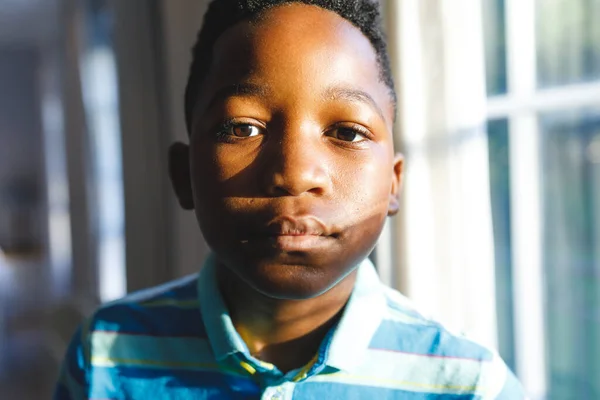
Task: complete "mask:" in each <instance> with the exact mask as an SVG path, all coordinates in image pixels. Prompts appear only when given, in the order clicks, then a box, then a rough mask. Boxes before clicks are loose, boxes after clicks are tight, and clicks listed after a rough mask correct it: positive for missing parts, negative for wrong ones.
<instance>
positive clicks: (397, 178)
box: [388, 153, 404, 217]
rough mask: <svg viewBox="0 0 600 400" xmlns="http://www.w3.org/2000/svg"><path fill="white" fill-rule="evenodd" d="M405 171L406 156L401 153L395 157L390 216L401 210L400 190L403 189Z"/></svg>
mask: <svg viewBox="0 0 600 400" xmlns="http://www.w3.org/2000/svg"><path fill="white" fill-rule="evenodd" d="M403 171H404V156H403V155H402V154H400V153H398V154H396V157H394V169H393V171H392V190H391V191H390V205H389V208H388V215H389V216H390V217H392V216H394V215H396V214H398V211H400V190H401V189H402V178H403Z"/></svg>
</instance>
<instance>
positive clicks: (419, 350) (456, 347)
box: [371, 287, 497, 361]
mask: <svg viewBox="0 0 600 400" xmlns="http://www.w3.org/2000/svg"><path fill="white" fill-rule="evenodd" d="M384 297H385V300H386V308H385V312H384V314H383V319H382V322H381V325H380V328H379V329H378V330H377V332H376V334H375V336H374V338H373V340H372V342H371V347H375V348H377V347H381V348H382V349H386V350H390V351H399V352H403V351H405V352H408V353H414V354H419V355H423V356H431V357H438V358H447V359H457V360H461V359H462V360H467V361H469V360H471V361H475V360H477V361H492V360H493V359H494V358H495V357H497V354H496V353H495V352H494V351H493V350H491V349H490V348H488V347H486V346H484V345H482V344H479V343H477V342H476V341H474V340H473V339H471V338H469V337H468V336H466V335H465V334H464V333H461V332H455V331H453V330H451V329H450V328H448V327H447V326H446V325H445V324H443V323H441V322H439V321H437V320H436V319H434V318H432V317H429V316H426V315H425V314H424V313H422V312H421V311H419V310H418V308H417V306H416V305H415V304H414V303H413V302H412V301H411V300H410V299H408V298H407V297H405V296H404V295H402V294H401V293H400V292H398V291H396V290H394V289H391V288H388V287H385V288H384Z"/></svg>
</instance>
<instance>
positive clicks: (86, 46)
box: [0, 0, 600, 400]
mask: <svg viewBox="0 0 600 400" xmlns="http://www.w3.org/2000/svg"><path fill="white" fill-rule="evenodd" d="M207 2H208V1H206V0H194V1H192V0H185V1H184V0H169V1H167V0H128V1H117V0H0V397H1V398H2V399H3V400H4V399H6V400H13V399H15V400H29V399H31V400H37V399H48V398H50V397H51V392H52V386H53V383H54V379H55V377H56V375H57V371H58V367H59V364H60V361H61V358H62V355H63V352H64V350H65V346H66V344H67V342H68V340H69V338H70V336H71V334H72V332H73V330H74V329H75V327H76V326H77V324H78V323H79V322H80V321H81V319H82V318H84V317H85V316H87V315H89V314H90V313H91V312H92V310H93V309H94V308H95V307H97V306H98V305H99V304H101V303H103V302H106V301H110V300H113V299H116V298H119V297H122V296H124V295H125V294H127V293H129V292H131V291H135V290H138V289H141V288H145V287H149V286H153V285H156V284H159V283H161V282H165V281H168V280H170V279H173V278H176V277H179V276H182V275H187V274H191V273H194V272H196V271H197V270H198V268H199V267H200V266H201V263H202V260H203V258H204V257H205V256H206V254H207V251H208V250H207V247H206V245H205V244H204V242H203V240H202V237H201V235H200V233H199V231H198V229H197V227H196V223H195V220H194V216H193V214H191V213H186V212H184V211H181V210H179V209H178V207H177V204H176V202H175V199H174V196H173V195H172V194H171V192H170V186H169V182H168V179H167V174H166V170H167V167H166V149H167V146H168V145H169V144H170V143H171V142H173V141H174V140H185V138H186V132H185V124H184V120H183V90H184V87H185V83H186V77H187V69H188V67H189V62H190V47H191V46H192V44H193V42H194V38H195V35H196V32H197V30H198V29H199V27H200V24H201V21H202V15H203V13H204V10H205V8H206V5H207ZM382 5H383V8H384V15H385V22H386V26H387V29H388V35H389V45H390V52H391V54H392V59H393V64H394V70H395V74H396V80H397V86H398V95H399V99H400V107H399V116H398V117H399V118H398V123H397V127H396V135H397V146H398V149H399V150H400V151H402V152H403V153H404V154H405V156H406V159H407V175H406V179H405V182H404V194H403V199H402V204H403V212H402V214H401V215H399V216H398V217H396V218H395V219H393V220H390V221H389V222H388V224H387V226H386V228H385V230H384V233H383V235H382V238H381V241H380V244H379V246H378V248H377V249H376V251H375V252H374V254H373V259H374V261H375V262H376V265H377V268H378V270H379V273H380V275H381V278H382V280H384V281H385V282H386V283H388V284H389V285H391V286H394V287H396V288H398V289H400V290H401V291H402V292H403V293H405V294H406V295H408V296H409V297H411V298H412V299H413V300H414V301H415V302H416V303H417V304H418V305H419V307H420V308H421V309H422V310H424V312H426V313H428V314H431V315H433V316H435V317H436V318H439V319H441V320H443V321H444V322H446V323H447V324H448V325H450V326H451V327H454V328H455V329H457V330H462V331H466V332H467V333H468V334H469V335H471V336H472V337H473V338H475V339H477V340H479V341H481V342H482V343H485V344H487V345H490V346H494V347H495V348H497V349H498V350H499V352H500V354H501V355H502V357H503V358H504V360H505V361H506V362H507V364H508V365H509V367H510V368H511V369H513V370H514V371H515V373H516V374H517V375H518V377H519V378H520V379H521V381H522V382H523V384H524V385H525V387H526V389H527V391H528V392H529V393H530V395H531V397H532V399H535V400H538V399H552V400H570V399H577V400H585V399H589V400H592V399H594V400H595V399H600V23H598V21H600V0H453V1H452V2H446V1H443V2H442V1H438V0H387V1H386V0H382Z"/></svg>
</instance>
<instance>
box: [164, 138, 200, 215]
mask: <svg viewBox="0 0 600 400" xmlns="http://www.w3.org/2000/svg"><path fill="white" fill-rule="evenodd" d="M169 177H170V178H171V184H172V185H173V190H175V195H176V196H177V199H178V200H179V204H180V205H181V208H183V209H184V210H193V209H194V195H193V191H192V178H191V174H190V147H189V146H188V145H186V144H183V143H181V142H177V143H173V144H172V145H171V147H169Z"/></svg>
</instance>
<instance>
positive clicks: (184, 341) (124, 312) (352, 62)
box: [56, 0, 524, 400]
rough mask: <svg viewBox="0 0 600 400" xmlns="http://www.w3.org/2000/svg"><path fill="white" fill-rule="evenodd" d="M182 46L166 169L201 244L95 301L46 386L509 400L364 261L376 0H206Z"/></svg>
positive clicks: (382, 209) (386, 100)
mask: <svg viewBox="0 0 600 400" xmlns="http://www.w3.org/2000/svg"><path fill="white" fill-rule="evenodd" d="M193 55H194V60H193V63H192V67H191V72H190V78H189V82H188V88H187V92H186V119H187V126H188V131H189V138H190V144H189V146H188V145H184V144H181V143H180V144H175V145H173V146H172V148H171V151H170V160H171V165H170V175H171V179H172V181H173V186H174V188H175V192H176V194H177V197H178V199H179V201H180V204H181V206H182V207H184V208H186V209H190V210H192V209H193V210H195V213H196V216H197V219H198V223H199V225H200V228H201V230H202V232H203V234H204V236H205V238H206V241H207V242H208V244H209V246H210V248H211V250H212V252H213V254H212V255H211V256H210V257H209V259H208V260H207V261H206V263H205V265H204V267H203V268H202V270H201V272H200V274H199V275H196V276H192V277H189V278H186V279H184V280H182V281H179V282H175V283H172V284H169V285H166V286H163V287H160V288H158V289H154V290H151V291H145V292H142V293H139V294H136V295H133V296H130V297H128V298H126V299H124V300H122V301H119V302H116V303H112V304H110V305H106V306H104V307H102V308H101V309H100V310H99V311H98V312H96V313H95V315H94V316H92V318H90V320H89V321H88V322H87V323H85V324H84V325H83V327H82V329H81V331H80V332H78V333H77V334H76V336H75V338H74V340H73V343H72V344H71V346H70V348H69V350H68V353H67V358H66V361H65V365H64V367H63V374H62V378H61V381H60V382H59V385H58V388H57V392H56V398H57V399H61V400H62V399H88V398H92V399H259V398H260V399H424V398H427V399H442V398H443V399H510V400H512V399H522V398H523V397H524V395H523V394H522V391H521V389H520V387H519V385H518V383H517V382H516V380H515V378H514V377H513V376H512V375H511V374H510V372H509V371H508V370H507V368H506V367H505V365H504V363H503V362H502V361H501V360H500V359H499V358H498V356H497V355H496V354H495V353H493V352H491V351H488V350H487V349H485V348H482V347H480V346H478V345H476V344H474V343H472V342H470V341H468V340H466V339H464V338H462V337H459V336H454V335H452V334H450V333H449V332H448V331H446V330H445V329H444V328H443V327H441V326H440V325H439V324H437V323H435V322H432V321H430V320H427V319H425V318H423V317H422V316H420V315H419V314H418V313H417V312H415V311H414V310H413V309H412V308H411V306H410V305H409V304H408V301H407V300H406V299H404V298H403V297H402V296H401V295H400V294H398V293H397V292H395V291H392V290H391V289H387V288H385V287H383V286H382V285H381V283H380V282H379V280H378V278H377V275H376V272H375V270H374V268H373V266H372V265H371V264H370V262H369V261H368V258H367V256H368V254H369V253H370V252H371V251H372V249H373V248H374V246H375V244H376V241H377V239H378V237H379V235H380V233H381V230H382V227H383V224H384V221H385V218H386V217H387V216H388V215H393V214H395V213H396V212H397V211H398V207H399V206H398V199H397V195H398V191H399V187H400V182H401V173H402V158H401V157H400V156H395V155H394V151H393V137H392V127H393V122H394V115H395V94H394V86H393V80H392V77H391V73H390V67H389V60H388V55H387V52H386V45H385V39H384V35H383V33H382V29H381V23H380V15H379V10H378V6H377V4H376V3H375V2H373V1H372V0H304V1H282V0H215V1H213V3H212V4H211V5H210V8H209V11H208V12H207V15H206V17H205V23H204V26H203V28H202V30H201V32H200V34H199V37H198V43H197V45H196V46H195V48H194V52H193Z"/></svg>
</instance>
